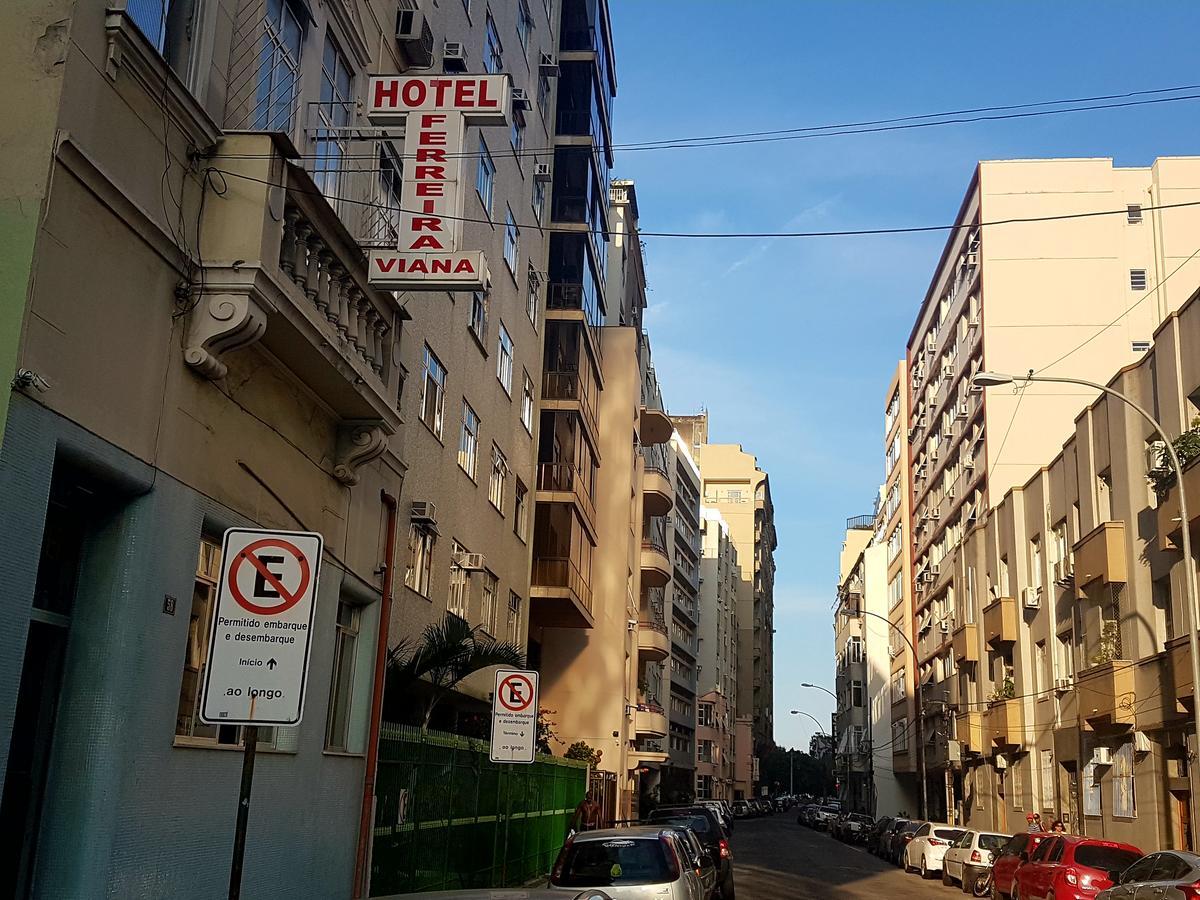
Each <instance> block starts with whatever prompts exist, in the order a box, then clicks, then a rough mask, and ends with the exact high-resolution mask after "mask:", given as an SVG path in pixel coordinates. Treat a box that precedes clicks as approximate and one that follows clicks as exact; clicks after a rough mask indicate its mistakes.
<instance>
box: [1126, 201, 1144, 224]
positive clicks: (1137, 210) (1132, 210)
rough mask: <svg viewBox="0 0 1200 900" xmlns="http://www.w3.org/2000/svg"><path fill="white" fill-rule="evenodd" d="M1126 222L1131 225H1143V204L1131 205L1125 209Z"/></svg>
mask: <svg viewBox="0 0 1200 900" xmlns="http://www.w3.org/2000/svg"><path fill="white" fill-rule="evenodd" d="M1125 220H1126V221H1127V222H1128V223H1129V224H1130V225H1141V224H1142V204H1140V203H1130V204H1129V205H1128V206H1126V207H1125Z"/></svg>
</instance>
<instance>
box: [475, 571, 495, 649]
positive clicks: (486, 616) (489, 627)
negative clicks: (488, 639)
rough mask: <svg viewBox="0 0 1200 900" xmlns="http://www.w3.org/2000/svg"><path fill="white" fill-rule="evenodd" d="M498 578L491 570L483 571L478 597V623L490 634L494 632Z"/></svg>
mask: <svg viewBox="0 0 1200 900" xmlns="http://www.w3.org/2000/svg"><path fill="white" fill-rule="evenodd" d="M499 587H500V579H499V578H497V577H496V576H495V575H494V574H493V573H491V572H484V573H483V590H482V591H481V592H480V599H479V624H480V625H481V626H482V627H483V630H484V631H486V632H487V633H488V634H490V635H495V633H496V625H497V622H496V592H497V591H498V589H499Z"/></svg>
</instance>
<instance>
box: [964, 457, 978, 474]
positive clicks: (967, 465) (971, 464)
mask: <svg viewBox="0 0 1200 900" xmlns="http://www.w3.org/2000/svg"><path fill="white" fill-rule="evenodd" d="M963 468H964V469H966V470H967V471H968V472H969V471H971V470H972V469H974V468H975V460H973V459H972V458H971V457H969V456H968V457H967V458H966V459H964V460H963Z"/></svg>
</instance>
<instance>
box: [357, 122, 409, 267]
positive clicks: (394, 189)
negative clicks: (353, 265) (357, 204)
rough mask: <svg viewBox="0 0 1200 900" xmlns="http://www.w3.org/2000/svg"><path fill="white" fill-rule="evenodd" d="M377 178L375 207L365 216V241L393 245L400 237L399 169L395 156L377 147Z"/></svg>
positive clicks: (385, 149)
mask: <svg viewBox="0 0 1200 900" xmlns="http://www.w3.org/2000/svg"><path fill="white" fill-rule="evenodd" d="M376 174H377V175H378V178H379V182H378V186H377V188H376V190H377V195H376V203H375V206H374V207H372V208H370V209H368V211H367V213H366V215H367V220H366V235H365V236H366V239H367V240H368V241H370V242H371V243H372V244H375V243H380V244H385V245H389V246H390V245H395V243H396V240H397V238H398V237H399V235H400V183H401V180H402V179H401V167H400V160H399V159H398V158H397V157H396V154H395V153H393V152H392V151H391V150H389V149H388V148H387V147H386V146H384V145H383V144H380V147H379V172H378V173H376Z"/></svg>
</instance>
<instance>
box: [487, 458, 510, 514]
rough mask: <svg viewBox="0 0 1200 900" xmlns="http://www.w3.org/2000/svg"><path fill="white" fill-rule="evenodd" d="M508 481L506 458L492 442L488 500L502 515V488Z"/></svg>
mask: <svg viewBox="0 0 1200 900" xmlns="http://www.w3.org/2000/svg"><path fill="white" fill-rule="evenodd" d="M507 483H508V460H507V459H505V457H504V454H503V453H501V452H500V448H499V447H497V446H496V445H495V444H492V476H491V479H490V480H489V481H488V500H489V501H491V504H492V506H494V507H496V509H498V510H499V511H500V513H501V515H503V513H504V488H505V485H506V484H507Z"/></svg>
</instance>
